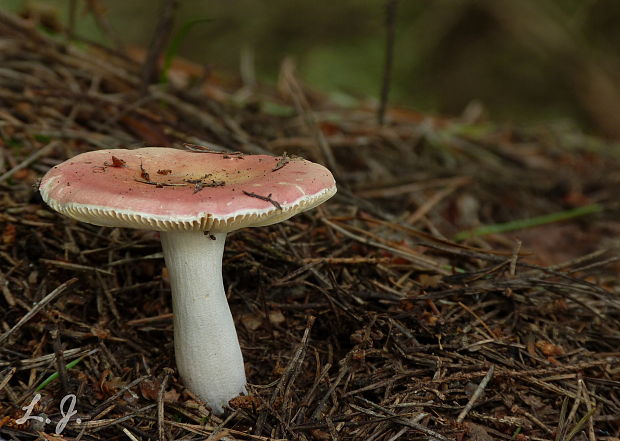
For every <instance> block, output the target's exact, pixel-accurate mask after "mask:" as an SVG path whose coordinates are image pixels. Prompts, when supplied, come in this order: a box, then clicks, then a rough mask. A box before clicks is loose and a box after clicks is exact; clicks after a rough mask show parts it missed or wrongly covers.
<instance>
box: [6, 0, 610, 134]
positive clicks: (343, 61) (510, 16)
mask: <svg viewBox="0 0 620 441" xmlns="http://www.w3.org/2000/svg"><path fill="white" fill-rule="evenodd" d="M71 3H73V2H72V1H71V0H2V1H0V8H3V9H11V10H14V11H21V12H22V14H25V15H28V14H39V15H44V16H45V17H47V18H46V20H47V22H48V23H49V25H50V26H52V27H53V26H55V25H57V24H58V23H66V22H67V17H68V11H69V5H70V4H71ZM74 3H75V4H76V7H77V16H76V17H77V21H76V24H75V29H76V31H77V33H78V34H79V35H82V36H84V37H87V38H89V39H92V40H97V41H99V42H101V43H104V44H106V45H110V46H115V45H118V44H122V45H125V46H126V47H146V46H147V45H148V42H149V40H150V38H151V35H152V32H153V29H154V28H155V25H156V23H157V20H158V17H159V15H160V9H161V2H160V1H157V0H130V1H129V0H74ZM385 7H386V0H337V1H324V0H314V1H309V0H269V1H267V0H180V3H179V8H178V11H177V16H176V22H175V30H176V32H178V31H179V30H180V29H181V28H183V27H184V26H187V25H188V24H189V23H191V22H192V21H193V20H197V19H200V20H201V21H200V23H197V24H195V25H194V26H193V27H192V28H191V29H190V30H189V32H188V33H187V37H186V38H185V39H183V42H182V44H181V46H180V49H179V51H178V54H179V55H181V56H183V57H186V58H188V59H190V60H193V61H195V62H197V63H200V64H202V65H205V66H208V67H209V68H211V69H215V70H218V71H220V72H223V73H224V75H230V76H235V75H239V70H240V60H241V59H242V58H243V59H245V61H246V62H248V61H249V62H251V63H252V65H253V66H254V68H255V72H256V76H257V78H258V80H259V81H262V82H266V83H274V82H275V81H276V79H277V75H278V71H279V69H280V66H281V63H282V60H283V59H285V58H286V57H290V58H292V59H293V60H294V61H295V62H296V65H297V71H298V73H299V75H300V77H301V78H302V79H303V80H304V81H305V83H306V84H307V85H309V86H311V87H314V88H316V89H318V90H321V91H323V92H324V93H326V94H328V95H329V96H330V97H331V98H332V99H334V100H336V101H338V102H339V103H342V104H351V105H356V104H357V103H358V102H359V101H360V100H373V99H374V100H377V99H378V96H379V93H380V88H381V81H382V72H383V64H384V56H385V36H386V26H385ZM93 11H95V12H96V13H93ZM98 20H99V23H97V21H98ZM619 23H620V1H618V0H400V1H399V2H398V7H397V21H396V44H395V57H394V71H393V83H392V88H391V95H390V102H391V103H392V104H395V105H399V106H405V107H409V108H413V109H415V110H418V111H420V112H423V113H425V114H434V115H448V116H453V115H460V114H462V113H463V112H465V111H466V109H471V108H472V106H473V108H475V109H478V111H479V110H480V109H483V110H484V111H483V115H485V117H487V118H490V119H491V120H493V121H498V122H501V123H507V122H508V123H516V124H539V123H543V124H550V123H553V124H568V125H571V126H577V127H579V128H581V129H583V130H585V131H586V132H589V133H593V134H597V135H601V136H604V137H607V138H611V139H620V26H619V25H618V24H619ZM102 28H107V29H108V31H107V32H103V31H102V30H101V29H102ZM242 54H243V56H242Z"/></svg>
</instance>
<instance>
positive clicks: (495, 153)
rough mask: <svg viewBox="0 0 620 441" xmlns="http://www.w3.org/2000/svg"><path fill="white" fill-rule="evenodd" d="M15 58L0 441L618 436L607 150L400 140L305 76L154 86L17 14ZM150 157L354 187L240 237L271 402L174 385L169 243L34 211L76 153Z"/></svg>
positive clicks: (3, 205)
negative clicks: (190, 151)
mask: <svg viewBox="0 0 620 441" xmlns="http://www.w3.org/2000/svg"><path fill="white" fill-rule="evenodd" d="M0 60H1V62H0V291H1V294H0V439H6V440H35V439H47V440H51V441H59V440H85V441H86V440H116V439H118V440H126V439H131V440H157V439H160V440H181V439H183V440H206V439H208V440H225V439H227V440H257V441H269V440H283V439H287V440H308V441H310V440H369V441H370V440H373V441H388V440H389V441H394V440H397V439H402V440H442V441H445V440H458V441H465V440H478V441H485V440H519V441H524V440H554V441H558V440H566V441H568V440H571V439H572V440H588V441H595V440H608V441H611V440H618V438H619V437H620V368H619V361H620V284H619V278H618V274H619V269H620V263H619V253H618V239H617V238H618V237H619V235H618V233H620V223H619V222H618V220H617V219H618V216H617V215H618V205H617V194H618V190H619V189H620V173H619V172H618V170H620V167H619V166H620V157H619V156H618V154H617V148H616V149H614V147H613V146H611V145H610V144H609V143H606V142H603V141H600V140H597V139H594V138H591V137H588V136H586V135H584V134H582V133H579V132H576V131H574V130H571V129H570V128H567V127H541V128H535V129H522V128H515V127H495V126H493V125H492V124H490V123H488V122H486V121H480V120H474V121H472V120H469V121H465V120H463V119H458V118H453V119H447V118H438V117H431V116H427V115H420V114H418V113H416V112H413V111H410V110H407V109H391V110H389V111H388V114H387V118H386V121H387V122H386V123H385V124H384V125H378V124H377V122H376V121H377V115H376V106H374V105H366V104H364V103H360V105H359V106H357V107H355V108H342V107H339V106H337V105H335V104H333V103H331V102H330V100H329V99H328V98H327V97H325V96H323V95H322V94H321V93H320V92H317V91H314V90H310V89H309V88H307V87H306V86H305V85H303V84H301V83H300V82H299V81H298V80H297V78H296V77H295V73H294V69H293V66H292V65H291V64H290V63H284V64H283V67H282V75H281V76H280V83H279V84H278V88H277V89H275V90H274V89H272V88H269V87H267V86H262V85H259V86H252V85H244V84H243V83H241V82H239V81H238V80H236V79H226V81H223V80H222V79H220V78H217V77H216V76H209V75H205V76H202V77H200V78H196V77H192V75H191V72H188V71H187V69H183V68H181V67H178V66H175V65H173V68H172V70H171V71H170V72H169V81H168V82H167V83H165V84H148V83H145V82H144V81H143V78H144V75H143V70H142V65H141V64H140V63H139V62H137V61H135V60H134V59H131V58H129V57H127V56H125V55H124V54H123V53H120V52H116V51H112V50H110V49H106V48H103V47H100V46H98V45H96V44H93V43H90V42H84V41H82V40H79V39H78V38H76V37H74V38H73V39H69V38H68V37H67V36H66V34H64V33H63V32H62V31H59V32H56V33H51V34H50V33H44V32H42V31H41V30H40V28H39V27H38V26H37V24H36V23H33V22H32V21H26V20H22V19H20V18H18V17H15V16H11V15H6V14H2V13H0ZM145 145H160V146H161V145H165V146H172V147H177V148H192V146H195V145H203V146H208V147H209V148H211V149H216V150H221V151H240V152H243V153H246V154H252V153H267V154H272V155H276V156H280V157H283V158H284V157H286V156H285V155H284V152H287V155H299V156H303V157H305V158H307V159H310V160H313V161H316V162H320V163H323V164H324V165H326V166H327V167H329V168H330V169H331V170H332V172H333V173H334V175H335V177H336V180H337V182H338V194H337V195H336V196H335V197H334V198H332V199H331V200H330V201H328V202H327V203H325V204H324V205H322V206H320V207H318V208H317V209H314V210H312V211H309V212H306V213H304V214H301V215H298V216H296V217H294V218H292V219H290V220H287V221H285V222H283V223H280V224H278V225H274V226H269V227H263V228H255V229H245V230H241V231H238V232H235V233H233V234H231V235H230V236H229V239H228V243H227V248H226V251H225V255H224V280H225V283H226V286H227V292H228V293H229V302H230V306H231V309H232V312H233V315H234V317H235V320H236V326H237V331H238V334H239V339H240V342H241V347H242V350H243V354H244V358H245V368H246V373H247V376H248V381H249V385H248V391H249V395H248V396H245V397H239V398H236V399H234V400H232V401H231V402H230V406H229V407H230V408H229V409H228V410H227V411H226V413H225V414H224V415H223V416H216V415H213V414H212V413H211V411H210V409H209V408H208V407H206V406H205V405H204V403H202V402H200V400H199V399H197V398H196V397H195V396H194V395H193V394H192V393H191V392H190V391H189V390H187V389H186V388H185V387H184V385H183V383H182V382H181V380H180V379H179V377H178V373H177V371H176V370H175V361H174V351H173V329H172V314H173V311H172V308H171V301H170V287H169V284H168V278H167V272H166V269H165V267H164V263H163V259H162V253H161V246H160V243H159V238H158V234H157V233H156V232H151V231H138V230H128V229H116V228H106V227H97V226H93V225H88V224H85V223H80V222H76V221H73V220H70V219H68V218H66V217H63V216H61V215H59V214H57V213H55V212H54V211H53V210H51V209H50V208H49V207H47V206H46V205H45V204H44V203H43V201H42V200H41V198H40V195H39V193H38V191H37V183H38V180H39V179H40V178H41V177H42V176H43V174H44V173H45V172H46V171H47V170H49V169H50V168H51V167H53V166H54V165H56V164H58V163H60V162H62V161H64V160H66V159H68V158H70V157H72V156H75V155H76V154H79V153H81V152H85V151H90V150H94V149H102V148H117V147H118V148H120V147H122V148H134V147H140V146H145ZM110 159H111V160H112V158H110ZM284 166H286V165H284ZM584 207H586V208H588V207H589V209H588V210H586V211H585V212H584V214H579V213H582V211H583V210H582V211H579V210H580V209H583V208H584ZM590 208H591V209H590ZM576 210H577V211H576ZM551 213H556V214H558V213H559V214H560V216H559V220H554V221H546V222H543V221H540V220H537V219H538V217H539V216H541V215H547V214H551ZM575 213H577V214H575ZM514 220H526V221H527V220H529V222H526V225H522V226H521V227H519V228H516V229H512V231H510V232H502V233H492V234H484V235H483V234H479V233H480V230H477V228H478V227H480V226H482V225H487V226H488V225H495V226H497V225H500V226H501V225H504V224H505V223H506V222H509V221H514ZM526 227H527V228H526ZM462 232H471V233H472V234H471V235H469V237H468V238H466V239H464V240H458V241H457V240H454V238H455V237H456V235H457V234H458V233H462ZM466 236H467V234H466V235H465V236H463V235H462V234H461V236H459V237H466ZM36 394H40V400H38V402H36V404H33V403H34V401H36V400H34V398H35V396H36ZM70 394H72V395H70ZM66 396H73V397H74V398H73V399H72V398H68V399H66V400H65V401H62V400H63V398H64V397H66ZM30 404H33V405H32V406H30V407H28V406H29V405H30ZM24 407H26V409H24ZM71 409H73V410H74V411H75V412H76V413H75V414H74V415H71V414H72V412H71V411H70V410H71ZM26 412H29V413H26ZM25 416H26V417H27V418H24V417H25ZM34 417H38V418H39V419H40V420H41V421H39V420H37V419H35V418H34ZM20 418H21V419H20ZM78 418H79V420H78ZM24 419H25V420H26V421H25V422H22V423H21V424H20V421H24ZM46 419H49V422H46Z"/></svg>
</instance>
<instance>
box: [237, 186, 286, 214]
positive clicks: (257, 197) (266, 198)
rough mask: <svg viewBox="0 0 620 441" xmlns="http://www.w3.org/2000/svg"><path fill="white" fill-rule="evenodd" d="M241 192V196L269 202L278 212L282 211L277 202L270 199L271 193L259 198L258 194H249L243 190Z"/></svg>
mask: <svg viewBox="0 0 620 441" xmlns="http://www.w3.org/2000/svg"><path fill="white" fill-rule="evenodd" d="M242 191H243V194H244V195H246V196H250V197H251V198H256V199H260V200H261V201H266V202H270V203H271V204H273V206H274V207H276V208H277V209H278V210H282V205H280V203H279V202H278V201H274V200H273V199H271V193H269V195H268V196H261V195H259V194H256V193H252V192H249V191H245V190H242Z"/></svg>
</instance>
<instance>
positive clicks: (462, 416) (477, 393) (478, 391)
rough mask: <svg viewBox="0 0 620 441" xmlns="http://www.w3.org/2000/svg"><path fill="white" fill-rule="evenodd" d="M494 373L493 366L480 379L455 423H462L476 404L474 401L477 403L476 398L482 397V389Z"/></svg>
mask: <svg viewBox="0 0 620 441" xmlns="http://www.w3.org/2000/svg"><path fill="white" fill-rule="evenodd" d="M494 372H495V366H494V365H491V367H490V368H489V371H488V372H487V374H486V375H485V376H484V378H483V379H482V381H481V382H480V384H479V385H478V387H477V388H476V390H475V391H474V393H473V394H472V396H471V398H470V399H469V401H468V402H467V404H466V405H465V407H464V408H463V410H462V411H461V413H459V416H458V418H457V419H456V422H457V423H462V422H463V420H464V419H465V417H466V416H467V414H468V413H469V411H470V410H471V408H472V407H474V404H476V401H478V398H480V395H482V392H484V389H485V388H486V387H487V384H489V381H490V380H491V378H492V377H493V373H494Z"/></svg>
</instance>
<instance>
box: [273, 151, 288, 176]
mask: <svg viewBox="0 0 620 441" xmlns="http://www.w3.org/2000/svg"><path fill="white" fill-rule="evenodd" d="M290 160H291V159H290V157H289V156H288V155H287V154H286V152H284V153H283V154H282V156H281V157H280V158H279V159H278V163H277V164H276V166H275V167H274V168H272V169H271V171H272V172H274V171H277V170H280V169H281V168H282V167H284V166H285V165H286V164H288V163H289V161H290Z"/></svg>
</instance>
